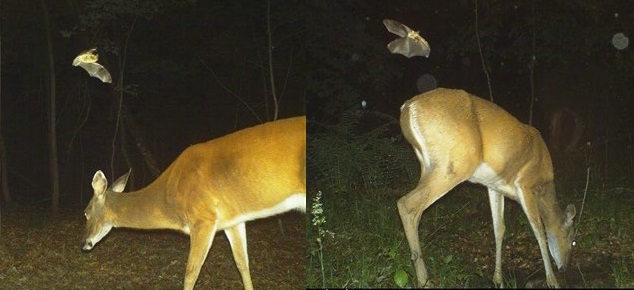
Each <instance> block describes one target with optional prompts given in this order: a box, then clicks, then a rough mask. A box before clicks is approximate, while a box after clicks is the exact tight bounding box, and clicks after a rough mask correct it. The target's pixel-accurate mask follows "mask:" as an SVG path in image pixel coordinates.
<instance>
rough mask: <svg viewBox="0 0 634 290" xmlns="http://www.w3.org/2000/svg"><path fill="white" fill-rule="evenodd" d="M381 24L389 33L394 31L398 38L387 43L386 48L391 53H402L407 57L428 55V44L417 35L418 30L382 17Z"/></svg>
mask: <svg viewBox="0 0 634 290" xmlns="http://www.w3.org/2000/svg"><path fill="white" fill-rule="evenodd" d="M383 25H385V27H386V28H387V30H388V31H389V32H391V33H394V34H396V35H398V36H400V38H397V39H395V40H393V41H392V42H390V43H388V45H387V49H388V50H389V51H390V52H391V53H393V54H397V53H398V54H402V55H404V56H406V57H407V58H411V57H414V56H424V57H429V52H430V51H431V49H430V48H429V44H428V43H427V41H426V40H425V39H423V38H422V37H421V36H420V35H418V31H414V30H412V29H411V28H409V27H407V26H406V25H404V24H401V23H399V22H397V21H395V20H391V19H383Z"/></svg>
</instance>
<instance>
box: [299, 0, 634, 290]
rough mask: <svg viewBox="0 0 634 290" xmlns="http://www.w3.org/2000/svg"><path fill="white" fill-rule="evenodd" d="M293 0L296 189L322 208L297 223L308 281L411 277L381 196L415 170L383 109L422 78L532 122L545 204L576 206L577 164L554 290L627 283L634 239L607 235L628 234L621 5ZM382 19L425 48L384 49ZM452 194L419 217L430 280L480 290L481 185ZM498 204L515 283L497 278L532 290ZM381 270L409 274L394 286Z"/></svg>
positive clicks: (633, 87)
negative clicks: (301, 178)
mask: <svg viewBox="0 0 634 290" xmlns="http://www.w3.org/2000/svg"><path fill="white" fill-rule="evenodd" d="M308 3H309V7H310V8H309V9H310V11H312V13H310V14H309V15H308V25H307V29H308V32H309V33H308V37H309V38H308V55H309V58H308V60H309V65H310V74H309V78H308V79H309V82H308V99H307V105H306V108H307V110H308V116H309V120H311V121H312V122H309V124H308V128H307V133H308V155H307V158H308V165H309V177H310V180H309V192H310V193H311V194H314V193H316V192H322V194H323V197H322V198H321V200H320V201H319V203H317V202H316V201H315V200H314V199H311V200H310V202H311V204H312V205H311V206H314V205H315V204H320V203H321V204H322V205H323V210H324V213H323V217H324V218H325V219H326V220H327V222H326V223H324V224H323V225H313V226H311V227H310V228H309V231H308V236H309V249H310V250H311V253H312V254H311V255H310V256H309V257H308V263H309V266H308V267H309V269H308V272H309V274H308V282H307V283H308V285H309V286H310V287H324V286H327V287H351V288H355V287H370V288H373V287H379V288H383V287H396V286H405V287H407V286H409V287H411V286H413V285H415V284H414V283H415V276H414V269H413V266H412V263H411V260H410V252H409V248H408V246H407V242H406V240H405V237H404V234H403V229H402V226H401V222H400V219H399V216H398V213H397V210H396V201H397V200H398V199H399V198H400V197H402V196H403V195H405V194H406V193H408V192H409V191H410V190H412V189H413V188H414V187H415V186H416V182H417V181H418V178H419V176H420V175H419V174H420V166H419V164H418V161H417V160H416V158H415V154H414V152H413V150H412V149H411V147H410V146H409V144H407V142H406V141H405V140H403V138H402V135H401V133H400V128H399V125H398V117H399V108H400V106H401V105H402V104H403V102H404V101H406V100H408V99H410V98H412V97H413V96H415V95H417V94H418V93H419V91H418V88H417V81H418V80H419V78H420V77H421V76H423V75H425V74H430V75H433V76H434V77H435V79H436V80H437V84H438V86H440V87H446V88H455V89H463V90H466V91H467V92H470V93H472V94H475V95H477V96H479V97H481V98H484V99H489V86H488V84H489V83H490V86H491V91H492V96H493V100H494V102H495V103H496V104H498V105H500V106H501V107H503V108H504V109H506V110H507V111H509V113H511V114H512V115H514V116H515V117H516V118H517V119H519V120H520V121H522V122H525V123H530V124H532V125H533V126H534V127H536V128H537V129H538V130H539V131H540V132H541V134H542V137H543V138H544V140H545V142H546V144H547V145H548V147H549V150H550V152H551V155H552V159H553V163H554V170H555V182H556V187H557V198H558V200H559V203H560V205H561V206H565V204H567V203H574V204H575V205H576V206H577V214H578V215H579V209H580V207H581V204H582V200H583V198H584V187H585V185H586V174H587V171H586V169H587V168H590V169H591V170H590V173H589V175H588V177H589V179H588V180H589V186H588V187H587V188H586V190H587V200H586V204H585V208H586V209H585V210H584V213H583V214H582V215H581V217H580V219H581V220H580V221H578V220H575V223H579V245H580V246H579V249H578V250H577V251H576V252H573V256H574V258H573V260H574V261H575V262H574V263H575V264H574V265H575V266H574V268H575V269H574V270H573V271H572V274H568V283H566V284H565V285H567V286H569V287H603V286H605V287H632V285H634V279H632V276H631V274H627V273H631V265H632V264H633V263H634V255H633V254H632V253H633V252H634V249H633V248H632V247H631V246H630V243H629V241H631V237H630V236H629V234H622V233H628V232H632V230H633V229H634V225H633V224H632V221H633V220H634V216H633V215H632V212H633V211H634V209H633V208H632V207H631V206H630V205H631V204H632V197H633V196H634V195H633V193H634V192H633V191H632V190H631V188H632V186H631V182H632V173H631V172H632V170H633V169H634V158H633V154H632V153H633V150H632V129H633V128H634V118H633V117H632V110H633V108H634V106H633V105H634V84H633V82H632V79H633V77H634V57H633V55H632V48H631V40H632V35H633V34H632V33H633V31H632V29H633V28H634V2H632V1H561V0H554V1H551V0H548V1H546V0H534V1H529V0H521V1H520V0H515V1H506V0H504V1H502V0H500V1H498V0H480V1H473V0H459V1H433V0H430V1H404V0H403V1H398V0H397V1H361V0H347V1H316V0H313V1H308ZM476 3H477V7H478V8H477V16H478V17H477V29H476V13H474V12H475V7H476ZM533 7H534V8H533ZM386 18H388V19H393V20H396V21H398V22H400V23H403V24H405V25H407V26H409V27H411V28H412V29H413V30H416V31H419V33H420V35H421V36H422V37H423V38H425V39H426V40H427V42H428V43H429V45H430V47H431V53H430V56H429V58H424V57H414V58H411V59H408V58H405V57H404V56H402V55H394V54H390V52H389V51H388V50H387V48H386V45H387V44H388V43H389V42H390V41H392V40H394V39H396V38H397V36H396V35H394V34H391V33H389V32H388V31H387V29H386V28H385V27H384V25H383V23H382V20H383V19H386ZM476 31H477V34H476ZM619 33H621V34H622V35H624V36H626V37H628V38H629V40H630V42H629V45H628V46H627V47H620V49H619V48H617V47H615V45H614V43H613V37H615V36H616V35H621V34H619ZM477 35H479V37H477ZM478 38H479V40H480V44H481V49H479V48H478V42H477V40H478ZM616 38H617V45H618V44H619V42H618V38H619V37H618V36H617V37H616ZM533 43H534V44H533ZM621 44H622V43H621ZM480 51H481V53H482V56H480ZM533 57H534V62H533V61H532V59H533ZM483 61H484V66H485V68H486V71H487V72H488V74H489V76H490V82H489V81H488V80H487V78H486V76H485V73H484V71H483V63H482V62H483ZM423 84H425V83H423ZM533 100H534V101H533ZM363 101H365V102H366V104H367V107H366V108H363V107H362V106H361V104H362V102H363ZM531 104H533V106H531ZM531 108H532V109H531ZM509 161H512V160H509ZM454 191H455V192H456V193H455V194H447V195H446V196H445V197H443V198H441V199H440V200H439V201H438V202H436V203H435V204H433V205H432V206H431V207H430V208H429V210H428V211H429V213H428V211H425V212H424V213H423V216H422V219H421V225H420V236H421V244H422V245H423V251H424V255H425V261H426V263H428V265H427V266H428V270H429V271H430V275H431V279H432V282H433V283H434V284H433V285H434V286H437V287H458V288H461V287H491V286H493V284H492V283H491V277H492V275H493V267H494V257H495V253H494V245H493V244H494V239H493V237H492V230H491V215H490V209H489V205H488V201H487V199H486V194H485V192H486V190H485V189H483V188H482V187H480V186H475V185H472V184H469V183H464V184H462V185H459V186H457V187H456V189H455V190H454ZM506 204H507V210H506V217H507V227H506V228H507V234H506V239H508V242H507V243H506V244H505V245H504V247H505V250H504V255H505V257H504V263H503V268H504V269H503V270H504V272H505V273H504V275H505V280H506V279H507V278H508V279H510V280H513V281H515V283H514V284H510V286H509V287H513V286H515V287H535V286H536V287H543V286H545V284H542V283H543V281H542V282H539V281H537V282H534V281H532V279H543V276H544V273H543V268H544V266H543V264H542V262H541V258H540V256H539V253H538V252H536V251H537V243H536V241H535V238H534V237H533V235H532V233H531V231H530V228H528V227H527V226H526V217H525V215H524V213H523V212H522V210H521V209H520V208H519V207H518V206H517V203H515V202H510V201H509V202H507V203H506ZM453 217H455V218H453ZM577 218H579V216H577ZM474 227H477V229H476V230H474ZM326 230H327V231H332V232H333V233H334V234H333V235H332V236H330V235H329V234H327V231H326ZM466 249H468V250H467V251H465V250H466ZM575 258H576V259H575ZM322 267H323V268H322ZM628 269H629V270H628ZM399 273H400V274H399ZM621 273H622V275H621ZM397 274H398V275H397ZM397 276H399V277H401V278H402V277H409V281H407V280H406V283H404V284H398V283H396V284H395V281H396V280H397ZM619 278H622V279H619ZM401 281H403V280H402V279H401ZM527 281H528V282H527ZM511 283H512V282H511ZM535 283H537V284H535ZM529 284H532V285H533V286H530V285H529ZM507 285H508V284H507Z"/></svg>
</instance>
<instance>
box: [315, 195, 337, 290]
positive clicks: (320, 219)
mask: <svg viewBox="0 0 634 290" xmlns="http://www.w3.org/2000/svg"><path fill="white" fill-rule="evenodd" d="M310 212H311V213H312V215H313V219H312V223H313V225H314V226H315V227H317V238H316V241H317V245H318V247H319V248H318V251H319V265H320V267H321V283H322V288H326V274H325V272H324V243H323V239H324V237H326V235H328V236H330V237H331V238H334V237H335V233H333V232H332V231H329V230H327V229H325V228H324V224H326V216H324V209H323V207H322V203H321V191H318V192H317V194H316V195H315V197H314V198H313V205H312V208H311V210H310Z"/></svg>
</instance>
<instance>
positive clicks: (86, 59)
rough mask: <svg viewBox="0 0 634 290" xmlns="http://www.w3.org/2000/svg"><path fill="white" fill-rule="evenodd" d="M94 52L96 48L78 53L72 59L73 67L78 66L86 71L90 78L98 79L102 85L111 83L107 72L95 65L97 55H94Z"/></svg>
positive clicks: (100, 66)
mask: <svg viewBox="0 0 634 290" xmlns="http://www.w3.org/2000/svg"><path fill="white" fill-rule="evenodd" d="M96 51H97V49H96V48H92V49H89V50H86V51H84V52H82V53H80V54H79V55H78V56H77V57H75V59H73V66H80V67H81V68H83V69H84V70H86V71H87V72H88V74H89V75H90V76H91V77H95V78H98V79H99V80H101V81H102V82H104V83H112V77H111V76H110V73H109V72H108V70H107V69H106V68H105V67H103V66H102V65H100V64H99V63H97V60H99V55H98V54H96V53H95V52H96Z"/></svg>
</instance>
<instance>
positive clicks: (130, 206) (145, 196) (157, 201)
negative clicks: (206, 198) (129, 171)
mask: <svg viewBox="0 0 634 290" xmlns="http://www.w3.org/2000/svg"><path fill="white" fill-rule="evenodd" d="M164 188H165V186H161V184H160V180H157V181H155V182H153V183H152V184H150V185H148V186H147V187H145V188H143V189H140V190H138V191H133V192H110V193H109V195H108V196H107V197H106V206H107V207H108V210H109V211H110V212H111V213H112V221H113V223H114V225H115V226H116V227H125V228H135V229H174V230H182V229H183V225H182V223H181V222H180V219H179V217H178V215H177V213H176V212H175V211H174V210H173V209H172V207H170V206H168V204H167V201H166V198H165V190H164Z"/></svg>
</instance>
